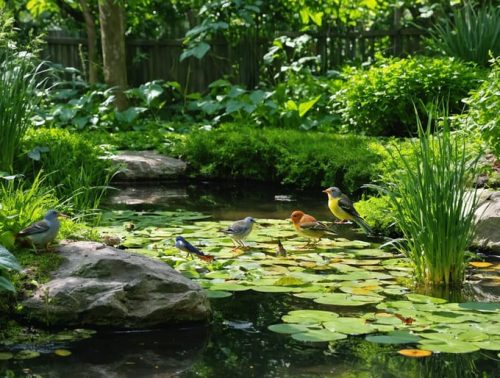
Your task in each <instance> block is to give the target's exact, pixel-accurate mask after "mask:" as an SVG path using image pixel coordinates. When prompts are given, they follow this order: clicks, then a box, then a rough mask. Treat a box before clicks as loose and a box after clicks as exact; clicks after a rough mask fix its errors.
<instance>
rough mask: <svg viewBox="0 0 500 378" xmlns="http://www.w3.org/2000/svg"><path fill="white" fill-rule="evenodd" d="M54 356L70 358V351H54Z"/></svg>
mask: <svg viewBox="0 0 500 378" xmlns="http://www.w3.org/2000/svg"><path fill="white" fill-rule="evenodd" d="M54 354H55V355H56V356H59V357H68V356H71V351H69V350H67V349H56V350H55V351H54Z"/></svg>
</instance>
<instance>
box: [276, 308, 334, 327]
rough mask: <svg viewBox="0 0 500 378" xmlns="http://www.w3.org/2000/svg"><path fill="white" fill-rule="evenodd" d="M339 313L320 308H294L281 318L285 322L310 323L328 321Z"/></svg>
mask: <svg viewBox="0 0 500 378" xmlns="http://www.w3.org/2000/svg"><path fill="white" fill-rule="evenodd" d="M338 316H339V315H338V314H337V313H335V312H331V311H322V310H294V311H290V312H289V313H288V314H287V315H285V316H283V317H282V319H283V321H284V322H287V323H300V324H312V323H323V322H328V321H330V320H333V319H335V318H337V317H338Z"/></svg>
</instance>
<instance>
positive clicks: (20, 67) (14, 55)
mask: <svg viewBox="0 0 500 378" xmlns="http://www.w3.org/2000/svg"><path fill="white" fill-rule="evenodd" d="M0 20H1V19H0ZM1 21H4V25H3V26H2V27H1V28H0V146H2V148H1V149H0V171H4V172H9V173H11V172H12V170H13V163H14V158H15V156H16V153H17V151H18V149H19V145H20V143H21V139H22V137H23V135H24V134H25V133H26V131H27V130H28V128H29V127H30V125H31V121H30V116H31V113H32V111H33V109H34V105H35V104H36V102H37V101H39V98H38V97H37V96H36V95H35V93H34V92H35V89H36V88H37V87H39V86H40V85H42V84H43V81H39V80H38V78H39V76H40V75H39V74H40V66H38V67H37V66H36V63H35V57H34V55H33V54H32V53H31V52H30V51H24V50H22V49H19V48H18V47H17V46H16V44H15V43H14V41H13V40H12V38H11V34H12V31H11V30H10V29H12V20H1Z"/></svg>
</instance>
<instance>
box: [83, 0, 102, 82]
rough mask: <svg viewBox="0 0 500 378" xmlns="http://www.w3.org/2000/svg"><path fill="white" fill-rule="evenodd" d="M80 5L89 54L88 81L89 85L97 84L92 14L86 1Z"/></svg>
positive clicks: (95, 42)
mask: <svg viewBox="0 0 500 378" xmlns="http://www.w3.org/2000/svg"><path fill="white" fill-rule="evenodd" d="M80 5H81V7H82V12H83V17H84V18H85V28H86V31H87V48H88V52H89V77H88V81H89V83H90V84H96V83H97V67H98V61H97V49H96V46H97V37H96V30H95V22H94V19H93V18H92V13H91V12H90V9H89V5H88V3H87V0H80Z"/></svg>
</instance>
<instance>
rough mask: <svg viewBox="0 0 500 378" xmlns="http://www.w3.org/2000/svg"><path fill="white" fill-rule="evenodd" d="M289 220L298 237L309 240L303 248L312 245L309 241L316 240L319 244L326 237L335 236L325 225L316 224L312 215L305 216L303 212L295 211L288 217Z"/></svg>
mask: <svg viewBox="0 0 500 378" xmlns="http://www.w3.org/2000/svg"><path fill="white" fill-rule="evenodd" d="M290 220H291V221H292V222H293V227H294V228H295V230H296V231H297V233H298V234H299V235H300V236H304V237H306V238H309V241H308V242H307V244H306V245H305V246H304V247H306V246H308V245H310V244H312V243H311V239H318V240H317V242H319V241H320V240H321V238H322V237H324V236H326V235H332V236H333V235H335V233H334V232H333V231H331V230H330V229H329V228H328V227H327V226H326V225H325V224H323V223H321V222H318V221H317V220H316V218H314V217H313V216H312V215H309V214H305V213H304V212H303V211H300V210H295V211H294V212H293V213H292V215H290ZM317 242H316V243H317ZM316 243H314V244H316Z"/></svg>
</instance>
